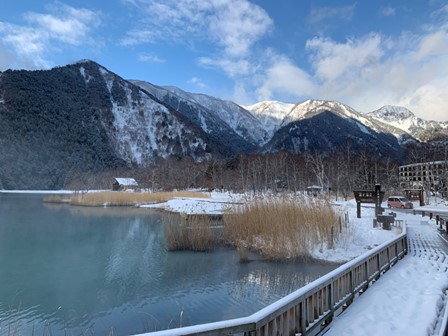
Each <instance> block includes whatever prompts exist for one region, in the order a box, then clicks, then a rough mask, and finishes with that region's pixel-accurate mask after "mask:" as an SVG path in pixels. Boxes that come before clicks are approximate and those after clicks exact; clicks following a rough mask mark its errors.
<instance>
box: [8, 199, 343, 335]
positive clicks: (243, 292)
mask: <svg viewBox="0 0 448 336" xmlns="http://www.w3.org/2000/svg"><path fill="white" fill-rule="evenodd" d="M333 268H334V266H329V265H311V264H301V263H295V264H287V263H269V262H265V261H262V260H254V261H251V262H248V263H240V262H239V258H238V255H237V253H236V252H235V251H234V250H232V249H227V248H219V249H217V250H214V251H212V252H208V253H203V252H186V251H182V252H168V251H167V250H166V247H165V237H164V224H163V215H162V214H161V213H159V212H155V211H154V210H150V209H136V208H84V207H72V206H68V205H55V204H45V203H43V202H42V196H40V195H32V194H0V335H8V336H11V335H31V334H33V335H37V336H39V335H54V336H57V335H106V334H111V333H113V334H114V335H129V334H135V333H142V332H145V331H154V330H161V329H168V328H175V327H178V326H181V325H183V326H185V325H193V324H198V323H206V322H213V321H218V320H223V319H230V318H236V317H242V316H247V315H250V314H252V313H254V312H255V311H257V310H259V309H261V308H263V307H265V306H266V305H268V304H270V303H272V302H274V301H276V300H277V299H279V298H281V297H283V296H284V295H286V294H289V293H290V292H292V291H294V290H296V289H297V288H300V287H301V286H303V285H304V284H306V283H309V282H310V281H312V280H314V279H316V278H317V277H319V276H321V275H323V274H325V273H327V272H329V271H330V270H332V269H333Z"/></svg>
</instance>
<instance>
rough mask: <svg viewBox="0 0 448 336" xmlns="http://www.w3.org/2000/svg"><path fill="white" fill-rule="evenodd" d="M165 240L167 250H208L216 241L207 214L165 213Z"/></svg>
mask: <svg viewBox="0 0 448 336" xmlns="http://www.w3.org/2000/svg"><path fill="white" fill-rule="evenodd" d="M164 217H165V219H164V222H165V240H166V247H167V249H168V250H169V251H179V250H191V251H208V250H210V249H212V248H213V247H214V246H215V244H216V243H217V239H218V236H217V235H216V234H215V233H214V232H213V229H212V227H211V225H210V219H209V217H208V216H201V215H189V216H180V215H177V214H166V215H164Z"/></svg>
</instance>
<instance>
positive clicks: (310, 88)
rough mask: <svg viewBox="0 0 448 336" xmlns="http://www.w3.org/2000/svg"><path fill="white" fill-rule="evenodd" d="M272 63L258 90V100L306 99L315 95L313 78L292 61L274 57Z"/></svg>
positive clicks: (282, 57)
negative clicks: (276, 98) (277, 97)
mask: <svg viewBox="0 0 448 336" xmlns="http://www.w3.org/2000/svg"><path fill="white" fill-rule="evenodd" d="M271 62H272V64H271V66H269V67H268V69H267V71H266V73H265V78H264V80H263V83H262V85H261V86H260V87H259V88H258V90H257V95H258V100H270V99H271V98H272V97H273V96H275V95H283V96H291V97H293V96H296V97H304V96H311V95H313V94H314V92H315V91H316V85H315V84H314V83H313V78H312V77H311V76H310V75H309V74H308V73H306V72H305V71H304V70H302V69H300V68H299V67H297V66H295V65H294V64H293V63H292V61H291V60H290V59H288V58H287V57H285V56H281V55H273V56H272V59H271Z"/></svg>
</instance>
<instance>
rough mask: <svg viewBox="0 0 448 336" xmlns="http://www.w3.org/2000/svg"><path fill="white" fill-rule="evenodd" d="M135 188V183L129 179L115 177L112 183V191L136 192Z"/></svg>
mask: <svg viewBox="0 0 448 336" xmlns="http://www.w3.org/2000/svg"><path fill="white" fill-rule="evenodd" d="M137 188H138V183H137V181H136V180H135V179H133V178H131V177H116V178H115V179H114V182H113V183H112V190H114V191H126V190H136V189H137Z"/></svg>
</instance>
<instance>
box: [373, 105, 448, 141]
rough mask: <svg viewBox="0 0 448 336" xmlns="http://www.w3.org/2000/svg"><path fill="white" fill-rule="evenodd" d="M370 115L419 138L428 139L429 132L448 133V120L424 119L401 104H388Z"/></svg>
mask: <svg viewBox="0 0 448 336" xmlns="http://www.w3.org/2000/svg"><path fill="white" fill-rule="evenodd" d="M367 115H368V116H370V117H372V118H374V119H376V120H378V121H381V122H383V123H387V124H389V125H391V126H394V127H396V128H398V129H401V130H403V131H405V132H407V133H409V134H410V135H411V136H413V137H414V138H416V139H419V140H426V138H427V136H428V135H429V134H428V133H433V132H440V131H441V132H442V133H447V134H448V122H437V121H433V120H424V119H421V118H419V117H417V116H415V115H414V113H412V112H411V111H410V110H408V109H407V108H405V107H401V106H392V105H386V106H383V107H381V108H380V109H378V110H375V111H372V112H369V113H367Z"/></svg>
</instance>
